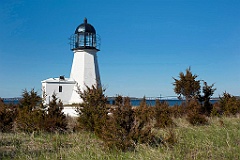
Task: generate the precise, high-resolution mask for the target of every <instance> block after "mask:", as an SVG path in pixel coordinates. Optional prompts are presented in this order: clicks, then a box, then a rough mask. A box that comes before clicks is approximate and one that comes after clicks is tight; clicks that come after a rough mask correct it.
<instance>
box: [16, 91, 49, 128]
mask: <svg viewBox="0 0 240 160" xmlns="http://www.w3.org/2000/svg"><path fill="white" fill-rule="evenodd" d="M44 116H45V110H44V106H43V105H42V103H41V97H40V96H39V95H37V92H35V91H34V89H32V90H31V91H30V92H28V91H27V90H24V91H23V94H22V99H21V100H20V103H19V105H18V115H17V117H16V125H17V129H19V130H21V131H25V132H33V131H39V130H42V127H43V125H44Z"/></svg>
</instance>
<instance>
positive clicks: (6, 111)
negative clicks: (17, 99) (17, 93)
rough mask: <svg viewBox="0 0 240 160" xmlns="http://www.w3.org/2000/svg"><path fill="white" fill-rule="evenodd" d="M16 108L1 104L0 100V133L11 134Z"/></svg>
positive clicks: (0, 100)
mask: <svg viewBox="0 0 240 160" xmlns="http://www.w3.org/2000/svg"><path fill="white" fill-rule="evenodd" d="M16 114H17V112H16V106H15V105H12V104H9V105H6V104H4V103H3V100H2V99H1V98H0V132H11V131H12V130H13V124H14V121H15V118H16Z"/></svg>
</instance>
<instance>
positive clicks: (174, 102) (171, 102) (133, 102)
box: [108, 99, 218, 106]
mask: <svg viewBox="0 0 240 160" xmlns="http://www.w3.org/2000/svg"><path fill="white" fill-rule="evenodd" d="M217 101H218V100H210V102H211V103H212V104H214V103H216V102H217ZM155 102H156V100H154V99H151V100H146V103H147V104H148V105H149V106H155ZM160 102H167V103H168V105H169V106H174V105H180V104H181V103H182V102H184V100H178V99H165V100H160ZM108 103H109V104H112V105H113V104H115V101H114V100H113V99H110V100H108ZM140 103H141V99H131V105H132V106H139V105H140Z"/></svg>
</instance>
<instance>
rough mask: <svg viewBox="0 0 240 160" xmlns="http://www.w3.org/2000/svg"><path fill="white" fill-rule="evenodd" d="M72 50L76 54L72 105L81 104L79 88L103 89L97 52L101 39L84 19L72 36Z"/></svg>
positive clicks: (73, 64) (71, 77)
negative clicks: (93, 87)
mask: <svg viewBox="0 0 240 160" xmlns="http://www.w3.org/2000/svg"><path fill="white" fill-rule="evenodd" d="M70 40H71V43H70V45H71V50H72V51H73V53H74V57H73V63H72V69H71V74H70V79H72V80H74V81H75V82H76V85H75V86H74V89H73V92H72V96H71V99H70V103H79V102H80V101H81V100H80V99H79V95H78V94H77V92H76V90H77V87H79V88H80V89H81V91H83V90H84V89H85V87H86V86H88V87H92V85H94V86H95V87H101V81H100V75H99V69H98V60H97V52H98V51H99V46H100V37H99V36H98V35H97V34H96V30H95V29H94V27H93V26H92V25H91V24H89V23H88V22H87V19H86V18H85V19H84V23H83V24H80V25H79V26H78V27H77V28H76V30H75V33H74V34H73V35H72V36H71V38H70Z"/></svg>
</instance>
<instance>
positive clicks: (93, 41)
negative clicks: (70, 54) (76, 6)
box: [70, 18, 100, 50]
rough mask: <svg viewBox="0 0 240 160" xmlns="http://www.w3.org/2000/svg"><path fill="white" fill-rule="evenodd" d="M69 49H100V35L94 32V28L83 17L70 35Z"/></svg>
mask: <svg viewBox="0 0 240 160" xmlns="http://www.w3.org/2000/svg"><path fill="white" fill-rule="evenodd" d="M70 47H71V50H77V49H96V50H100V36H99V35H97V34H96V30H95V28H94V27H93V26H92V25H91V24H89V23H88V22H87V19H86V18H85V19H84V23H82V24H80V25H79V26H78V27H77V28H76V30H75V33H74V34H73V35H72V36H71V37H70Z"/></svg>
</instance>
